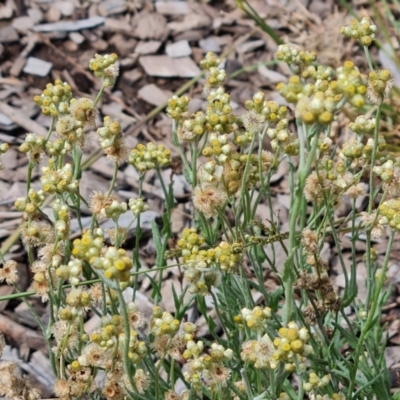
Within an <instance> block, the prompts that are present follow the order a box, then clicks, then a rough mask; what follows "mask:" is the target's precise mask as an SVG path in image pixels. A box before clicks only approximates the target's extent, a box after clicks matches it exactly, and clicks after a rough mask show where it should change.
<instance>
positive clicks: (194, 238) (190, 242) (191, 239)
mask: <svg viewBox="0 0 400 400" xmlns="http://www.w3.org/2000/svg"><path fill="white" fill-rule="evenodd" d="M204 242H205V240H204V237H203V236H201V235H198V234H197V231H196V229H195V228H190V229H189V228H186V229H184V231H183V233H182V238H181V239H179V240H178V243H177V244H178V248H179V249H181V250H182V258H183V262H184V263H186V262H188V261H193V260H195V259H196V257H197V255H198V254H199V252H200V247H201V246H202V245H203V244H204ZM212 257H213V254H211V253H210V254H209V258H210V259H211V258H212Z"/></svg>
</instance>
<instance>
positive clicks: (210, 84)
mask: <svg viewBox="0 0 400 400" xmlns="http://www.w3.org/2000/svg"><path fill="white" fill-rule="evenodd" d="M220 64H221V59H220V58H217V57H215V55H214V53H212V52H208V53H207V54H206V57H205V59H204V60H201V61H200V68H201V69H204V70H207V71H208V76H207V78H206V84H205V85H204V89H205V90H206V91H207V90H210V88H215V87H218V86H221V85H222V84H223V83H224V81H225V79H226V73H225V70H224V69H223V68H219V65H220Z"/></svg>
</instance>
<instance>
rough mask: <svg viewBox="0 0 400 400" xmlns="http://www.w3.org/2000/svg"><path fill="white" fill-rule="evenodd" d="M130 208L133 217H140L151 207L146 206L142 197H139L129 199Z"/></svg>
mask: <svg viewBox="0 0 400 400" xmlns="http://www.w3.org/2000/svg"><path fill="white" fill-rule="evenodd" d="M129 208H130V210H131V211H132V213H133V215H136V216H137V217H138V216H139V215H140V214H143V213H144V212H146V211H147V210H148V209H149V206H148V205H147V204H145V202H144V201H143V199H142V198H141V197H138V198H137V199H133V198H132V199H129Z"/></svg>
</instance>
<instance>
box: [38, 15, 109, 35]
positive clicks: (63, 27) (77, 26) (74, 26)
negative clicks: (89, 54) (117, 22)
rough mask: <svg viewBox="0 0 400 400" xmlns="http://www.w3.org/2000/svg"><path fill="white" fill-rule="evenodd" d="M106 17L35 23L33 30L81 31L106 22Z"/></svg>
mask: <svg viewBox="0 0 400 400" xmlns="http://www.w3.org/2000/svg"><path fill="white" fill-rule="evenodd" d="M104 21H105V19H104V18H103V17H100V16H96V17H90V18H86V19H80V20H77V21H58V22H54V23H52V24H40V25H35V26H34V27H33V30H34V31H35V32H54V31H59V32H72V31H80V30H82V29H90V28H94V27H96V26H99V25H102V24H104Z"/></svg>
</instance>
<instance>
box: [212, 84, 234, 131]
mask: <svg viewBox="0 0 400 400" xmlns="http://www.w3.org/2000/svg"><path fill="white" fill-rule="evenodd" d="M230 101H231V99H230V95H229V94H228V93H226V92H225V89H224V88H223V87H222V86H220V87H219V88H218V89H215V90H211V92H210V93H209V95H208V97H207V102H208V106H207V109H206V124H205V129H206V130H207V131H209V132H219V133H221V134H222V133H231V132H233V129H234V127H233V124H234V123H235V122H236V116H235V115H234V114H233V113H232V107H231V105H230Z"/></svg>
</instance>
